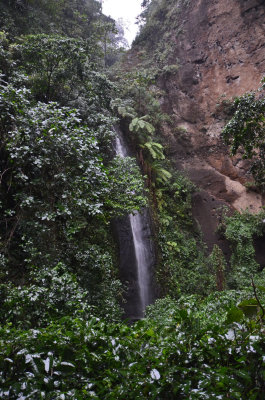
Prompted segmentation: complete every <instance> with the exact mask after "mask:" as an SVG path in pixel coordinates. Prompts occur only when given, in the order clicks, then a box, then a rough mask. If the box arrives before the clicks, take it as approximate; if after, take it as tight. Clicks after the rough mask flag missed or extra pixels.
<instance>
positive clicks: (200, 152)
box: [159, 0, 265, 247]
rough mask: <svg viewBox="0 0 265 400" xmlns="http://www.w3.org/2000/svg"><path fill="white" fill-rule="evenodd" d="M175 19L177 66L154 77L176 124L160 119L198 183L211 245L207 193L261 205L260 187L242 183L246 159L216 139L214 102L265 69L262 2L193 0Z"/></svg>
mask: <svg viewBox="0 0 265 400" xmlns="http://www.w3.org/2000/svg"><path fill="white" fill-rule="evenodd" d="M180 21H184V24H183V29H182V32H183V33H182V34H181V35H179V36H178V37H177V39H176V38H174V39H173V36H172V40H174V41H175V45H174V48H175V62H176V63H178V64H179V65H180V67H179V70H178V72H177V74H175V75H172V76H169V77H168V76H167V77H161V79H160V81H159V85H160V86H161V87H162V88H163V89H164V91H165V93H166V95H165V96H164V98H163V99H162V107H163V109H164V110H165V111H166V112H168V113H169V114H170V115H171V116H172V118H173V120H174V125H175V128H174V130H172V127H170V126H166V125H165V127H164V132H163V134H164V137H165V139H166V142H167V143H168V149H167V151H168V155H169V156H170V158H171V159H173V161H174V162H175V164H176V167H177V168H178V169H183V170H185V171H186V172H187V173H188V175H189V176H190V178H191V180H192V181H194V182H195V183H196V184H197V185H198V187H199V188H201V189H202V190H203V191H202V193H201V194H200V192H199V193H197V194H196V198H195V200H194V208H195V209H194V215H195V217H196V215H197V214H199V220H200V222H201V226H202V230H203V232H204V234H205V239H206V241H208V244H209V246H210V247H212V245H213V243H212V240H210V237H211V235H213V236H214V235H215V233H214V227H215V226H216V221H215V217H214V216H213V215H212V212H211V211H209V210H211V206H212V203H211V200H210V201H208V200H206V201H205V195H204V194H205V193H207V196H210V198H214V199H215V201H217V202H219V204H220V205H228V206H229V207H231V208H232V209H237V210H241V209H245V208H247V207H248V208H249V210H251V211H253V212H258V211H259V210H260V208H261V207H262V205H263V204H264V199H262V196H261V195H260V194H257V193H255V192H252V191H248V190H247V189H246V187H245V185H244V184H245V183H246V182H247V181H250V180H251V176H250V175H249V173H248V169H249V163H248V162H246V161H243V160H242V157H241V156H240V154H239V155H237V156H236V157H233V158H231V157H230V155H229V154H228V150H227V148H226V146H224V145H223V143H222V141H221V139H220V133H221V130H222V127H223V126H224V124H225V119H228V116H227V114H226V112H225V107H223V106H217V104H218V103H219V104H220V103H222V100H224V99H231V98H233V97H235V96H239V95H242V94H243V93H245V92H246V91H250V90H256V89H257V88H258V87H259V85H260V80H261V78H262V76H263V74H264V72H265V40H264V38H265V1H264V0H198V1H191V2H190V6H189V7H188V8H186V9H184V10H182V13H181V14H180ZM198 205H199V207H200V212H199V213H198V212H197V211H196V207H198ZM207 224H208V225H209V226H208V227H205V225H207ZM211 227H212V228H211ZM210 232H211V233H210ZM215 243H218V239H216V240H215Z"/></svg>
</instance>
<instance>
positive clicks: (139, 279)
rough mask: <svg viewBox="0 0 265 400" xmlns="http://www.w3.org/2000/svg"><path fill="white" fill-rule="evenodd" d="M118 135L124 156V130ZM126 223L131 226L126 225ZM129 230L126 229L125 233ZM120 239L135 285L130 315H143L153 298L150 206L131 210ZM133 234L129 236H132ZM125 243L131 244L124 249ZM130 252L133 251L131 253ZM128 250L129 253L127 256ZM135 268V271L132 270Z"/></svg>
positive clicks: (129, 298) (118, 146)
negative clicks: (139, 209) (131, 212)
mask: <svg viewBox="0 0 265 400" xmlns="http://www.w3.org/2000/svg"><path fill="white" fill-rule="evenodd" d="M117 135H118V136H117V137H116V146H115V148H116V154H117V155H118V156H120V157H126V156H128V151H127V147H126V145H125V143H124V141H123V138H122V136H121V133H120V132H117ZM124 224H125V225H126V224H127V226H126V227H124ZM124 232H125V233H124ZM118 235H119V242H120V264H121V266H122V267H123V269H128V271H127V272H128V274H126V271H124V274H125V275H127V276H129V279H127V281H128V283H129V285H131V286H132V288H131V290H130V291H129V294H128V296H127V302H129V303H131V305H130V307H129V309H128V310H127V312H126V314H127V315H126V316H127V317H128V318H130V319H139V318H142V317H143V315H144V310H145V308H146V306H147V305H149V304H151V303H152V301H153V293H152V292H153V290H152V279H151V276H152V270H153V267H154V263H155V260H154V249H153V244H152V240H151V230H150V223H149V218H148V212H147V210H143V211H142V212H141V213H140V212H138V211H137V212H135V213H133V214H130V215H129V216H128V217H127V218H125V220H123V228H122V229H121V226H120V229H118ZM128 237H129V240H128ZM124 246H125V247H127V252H126V250H125V251H124ZM128 252H129V253H133V254H132V255H131V256H130V254H128ZM124 254H125V256H124ZM130 268H131V269H134V270H135V271H131V272H130V271H129V270H130Z"/></svg>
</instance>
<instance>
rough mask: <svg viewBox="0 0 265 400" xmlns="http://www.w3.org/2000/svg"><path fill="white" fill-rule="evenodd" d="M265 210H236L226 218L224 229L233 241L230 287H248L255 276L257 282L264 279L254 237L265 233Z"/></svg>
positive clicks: (228, 238) (229, 274)
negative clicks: (253, 212)
mask: <svg viewBox="0 0 265 400" xmlns="http://www.w3.org/2000/svg"><path fill="white" fill-rule="evenodd" d="M264 218H265V214H264V211H262V212H260V213H259V214H256V215H254V214H251V213H249V212H248V211H244V212H242V213H239V212H235V213H234V214H233V215H232V216H231V217H226V218H225V223H224V226H223V227H222V229H223V230H224V235H225V237H226V239H227V240H228V241H229V242H230V243H231V250H232V256H231V260H230V263H231V269H230V270H228V271H227V284H228V286H229V287H230V288H242V287H247V286H249V285H250V283H251V278H252V277H253V276H254V277H255V280H257V282H260V284H262V282H263V281H264V273H263V272H262V271H261V269H260V266H259V264H258V263H257V261H256V259H255V249H254V239H255V237H259V236H262V235H263V234H264Z"/></svg>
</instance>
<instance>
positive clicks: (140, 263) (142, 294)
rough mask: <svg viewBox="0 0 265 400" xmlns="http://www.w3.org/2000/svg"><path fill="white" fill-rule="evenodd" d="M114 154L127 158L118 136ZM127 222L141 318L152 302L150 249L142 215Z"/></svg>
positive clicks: (137, 213)
mask: <svg viewBox="0 0 265 400" xmlns="http://www.w3.org/2000/svg"><path fill="white" fill-rule="evenodd" d="M116 154H117V155H118V156H120V157H126V156H128V153H127V150H126V147H125V145H124V144H123V141H122V138H121V137H119V136H118V137H117V138H116ZM129 221H130V226H131V231H132V238H133V245H134V252H135V259H136V268H137V280H138V289H139V298H140V302H141V306H140V313H141V316H143V313H144V310H145V308H146V306H148V305H149V304H150V303H151V301H152V296H151V278H150V261H151V256H150V247H149V246H147V241H146V236H145V234H144V231H145V223H146V221H145V220H144V217H143V215H142V214H141V213H140V212H135V213H134V214H130V215H129Z"/></svg>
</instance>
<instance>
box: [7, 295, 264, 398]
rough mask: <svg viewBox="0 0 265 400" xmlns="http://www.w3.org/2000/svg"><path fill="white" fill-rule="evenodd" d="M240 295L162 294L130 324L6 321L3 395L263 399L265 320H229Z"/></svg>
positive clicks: (92, 320)
mask: <svg viewBox="0 0 265 400" xmlns="http://www.w3.org/2000/svg"><path fill="white" fill-rule="evenodd" d="M250 295H251V293H248V296H250ZM242 296H247V293H245V294H243V293H236V292H227V293H216V294H214V295H212V296H210V297H208V298H207V299H205V300H204V301H203V302H201V301H200V299H199V298H198V297H196V296H188V297H187V296H186V297H182V298H181V299H180V300H179V301H178V302H176V301H173V300H172V299H170V298H166V299H162V300H160V301H159V302H157V303H156V304H155V305H154V306H152V307H151V308H150V310H149V312H148V318H147V319H146V320H143V321H139V322H138V323H136V324H134V325H133V326H126V325H124V324H116V325H115V324H110V323H109V324H106V323H104V322H103V321H101V320H99V319H98V318H94V317H90V319H88V320H87V321H85V320H83V319H80V318H78V317H77V318H74V319H73V318H72V319H69V318H66V317H64V318H62V319H61V320H59V321H58V322H56V323H53V324H51V325H49V326H47V327H46V328H45V329H39V328H38V329H34V330H27V331H24V332H23V331H21V330H18V329H16V328H15V327H12V326H11V325H7V326H5V327H4V328H2V329H1V336H0V337H1V339H0V354H1V357H0V371H1V372H0V385H1V389H0V390H1V391H0V393H1V398H3V400H5V399H10V398H19V397H22V396H24V397H26V396H27V397H29V398H31V399H35V398H36V399H37V398H41V397H42V398H46V399H54V398H58V399H60V398H65V399H87V398H93V399H117V400H122V399H124V398H125V397H126V398H128V399H132V400H134V399H138V398H139V399H140V398H141V399H154V400H155V399H156V400H158V399H160V400H168V399H172V400H173V399H176V398H178V399H183V400H184V399H187V398H189V399H214V398H218V399H226V398H227V396H229V397H230V398H232V399H240V400H249V399H256V400H262V398H263V394H264V373H265V369H264V350H265V348H264V340H263V333H262V329H263V328H262V325H261V323H260V322H259V320H257V319H256V317H251V318H248V317H244V316H243V315H241V317H240V323H239V322H228V321H227V316H228V315H231V313H233V310H234V309H235V308H237V304H238V303H239V302H240V301H241V299H242ZM245 299H247V298H246V297H245ZM260 299H261V298H260ZM262 301H264V299H263V300H262ZM232 319H233V318H232ZM237 319H238V317H237ZM40 396H41V397H40Z"/></svg>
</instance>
